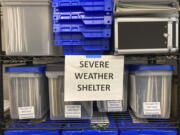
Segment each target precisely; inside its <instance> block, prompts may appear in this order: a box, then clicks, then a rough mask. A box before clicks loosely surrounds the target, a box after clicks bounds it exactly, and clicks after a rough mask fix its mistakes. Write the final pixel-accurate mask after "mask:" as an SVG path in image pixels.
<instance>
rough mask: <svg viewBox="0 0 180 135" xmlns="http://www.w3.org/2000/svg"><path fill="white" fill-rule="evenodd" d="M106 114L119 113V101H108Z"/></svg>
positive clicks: (120, 105)
mask: <svg viewBox="0 0 180 135" xmlns="http://www.w3.org/2000/svg"><path fill="white" fill-rule="evenodd" d="M107 106H108V112H119V111H121V110H122V101H121V100H110V101H107Z"/></svg>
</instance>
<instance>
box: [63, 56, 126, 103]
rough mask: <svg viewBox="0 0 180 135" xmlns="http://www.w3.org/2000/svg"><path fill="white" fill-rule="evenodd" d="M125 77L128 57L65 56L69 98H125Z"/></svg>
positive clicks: (66, 97)
mask: <svg viewBox="0 0 180 135" xmlns="http://www.w3.org/2000/svg"><path fill="white" fill-rule="evenodd" d="M123 79H124V56H112V55H102V56H101V57H90V56H89V57H86V56H83V55H81V56H80V55H79V56H74V55H73V56H71V55H70V56H69V55H68V56H65V88H64V91H65V93H64V94H65V101H108V100H122V99H123V90H124V89H123ZM109 95H110V96H109Z"/></svg>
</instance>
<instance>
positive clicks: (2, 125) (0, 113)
mask: <svg viewBox="0 0 180 135" xmlns="http://www.w3.org/2000/svg"><path fill="white" fill-rule="evenodd" d="M0 31H1V21H0ZM0 41H1V35H0ZM139 58H140V59H141V58H143V59H145V60H147V61H148V62H149V63H155V62H156V61H157V60H164V59H167V60H168V59H169V60H174V61H176V67H177V74H176V77H175V78H176V79H177V80H178V90H177V106H176V107H177V112H176V113H177V116H176V117H174V118H172V119H170V120H168V121H166V123H169V124H170V125H171V126H170V127H164V128H176V129H177V130H178V135H180V82H179V80H180V53H174V54H157V55H154V54H152V55H149V54H148V55H128V56H127V59H128V60H132V61H137V60H139ZM62 59H64V56H7V55H5V53H4V52H3V51H2V43H1V42H0V135H3V130H5V129H29V128H28V126H24V127H23V128H7V125H9V124H11V120H9V119H8V120H7V119H5V118H4V109H3V108H4V105H3V64H20V63H33V61H44V62H51V61H52V60H55V61H61V60H62ZM112 118H113V119H115V121H116V124H119V123H118V122H117V120H118V119H122V118H123V119H124V120H126V119H128V115H127V114H112ZM36 123H37V121H35V122H34V121H32V122H28V125H31V124H32V125H35V124H36ZM65 123H66V122H59V121H56V122H55V124H57V125H62V126H60V128H58V129H66V128H65V127H64V124H65ZM152 123H156V124H157V125H158V124H162V123H164V122H162V121H158V120H157V121H153V122H152ZM16 124H17V125H24V124H26V121H17V122H16ZM76 124H80V125H83V124H86V123H84V122H83V123H76ZM142 124H143V125H145V124H147V123H140V124H136V125H137V126H132V125H133V123H131V124H127V126H123V127H122V128H123V129H132V128H133V129H134V128H135V129H142V128H145V127H144V126H142ZM42 125H53V123H52V122H51V121H49V122H46V123H43V124H42ZM124 125H126V123H124ZM147 125H148V124H147ZM104 128H108V127H104ZM114 128H121V127H114ZM146 128H163V127H158V126H157V127H152V126H147V127H146ZM30 129H31V128H30ZM37 129H44V130H50V129H52V130H55V129H57V128H53V127H52V128H46V127H45V126H42V127H41V128H37ZM76 129H78V128H76ZM80 129H85V128H80ZM109 129H113V128H109Z"/></svg>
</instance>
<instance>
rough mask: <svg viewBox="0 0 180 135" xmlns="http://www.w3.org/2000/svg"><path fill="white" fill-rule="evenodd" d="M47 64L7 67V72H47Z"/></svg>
mask: <svg viewBox="0 0 180 135" xmlns="http://www.w3.org/2000/svg"><path fill="white" fill-rule="evenodd" d="M45 69H46V66H45V65H21V66H15V67H6V72H36V73H43V72H45Z"/></svg>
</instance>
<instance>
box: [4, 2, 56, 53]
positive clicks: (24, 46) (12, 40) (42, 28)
mask: <svg viewBox="0 0 180 135" xmlns="http://www.w3.org/2000/svg"><path fill="white" fill-rule="evenodd" d="M1 4H2V13H3V17H2V18H3V32H2V34H3V37H4V38H5V39H4V40H3V41H4V44H5V51H6V54H7V55H23V56H32V55H33V56H34V55H37V56H39V55H58V53H59V47H58V46H54V45H53V42H52V30H51V27H52V26H51V10H50V2H48V0H46V1H45V0H43V1H32V0H29V1H28V0H22V1H20V0H17V1H15V0H8V1H6V0H4V1H3V0H1Z"/></svg>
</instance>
